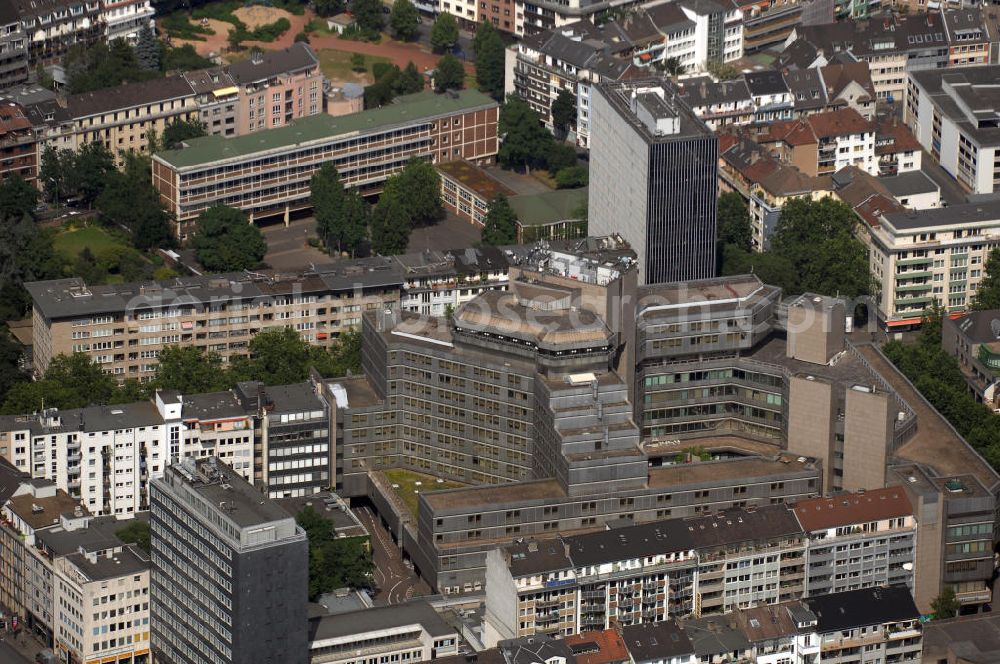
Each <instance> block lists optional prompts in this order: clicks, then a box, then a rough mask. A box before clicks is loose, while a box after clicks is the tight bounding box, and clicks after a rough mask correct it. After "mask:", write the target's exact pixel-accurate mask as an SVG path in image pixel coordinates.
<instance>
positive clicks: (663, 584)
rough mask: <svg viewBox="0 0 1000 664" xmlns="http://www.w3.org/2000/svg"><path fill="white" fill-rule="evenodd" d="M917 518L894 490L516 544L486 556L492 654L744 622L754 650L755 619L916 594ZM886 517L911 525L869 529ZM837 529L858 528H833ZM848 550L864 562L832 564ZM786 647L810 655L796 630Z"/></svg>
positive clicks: (488, 641)
mask: <svg viewBox="0 0 1000 664" xmlns="http://www.w3.org/2000/svg"><path fill="white" fill-rule="evenodd" d="M876 512H878V514H876ZM912 512H913V510H912V508H911V507H910V503H909V501H908V499H907V497H906V495H905V493H904V491H903V490H902V489H901V488H899V487H894V488H890V489H881V490H878V491H875V492H872V493H865V492H859V493H854V494H845V495H843V496H841V497H838V498H815V499H805V500H800V501H796V502H794V503H792V504H789V505H781V504H779V505H775V504H771V505H765V506H761V507H745V508H731V509H727V510H722V511H720V512H717V513H714V514H708V515H704V514H703V515H701V516H693V517H686V518H675V519H670V520H658V521H653V522H650V523H645V524H642V525H635V526H628V527H618V528H610V527H609V528H606V529H604V530H601V531H598V532H593V533H589V534H582V535H563V536H561V537H556V538H548V539H537V538H531V537H529V538H526V539H524V540H517V541H515V542H514V543H512V544H510V545H508V546H505V547H501V548H498V549H495V550H493V551H490V552H489V553H487V556H486V565H487V575H486V605H485V610H486V613H485V616H486V622H485V630H486V645H490V644H492V643H495V642H496V641H498V640H502V639H509V638H522V637H527V636H532V635H536V634H548V635H552V636H559V635H567V634H579V633H581V632H584V631H587V630H594V629H596V630H601V629H607V628H608V627H609V626H610V625H618V626H628V625H638V624H648V623H657V622H661V621H664V620H668V619H687V618H699V617H703V616H710V615H714V616H723V615H725V616H730V617H731V616H733V615H736V617H737V621H738V622H739V624H740V626H741V628H742V629H743V631H744V632H745V633H746V634H747V635H748V637H749V640H750V642H751V644H753V643H755V642H757V641H761V640H763V639H764V638H765V637H764V636H762V635H760V634H757V635H756V637H755V636H754V635H753V634H752V633H751V632H752V629H751V625H750V624H749V623H750V620H749V619H750V618H752V617H753V616H752V615H751V614H752V613H753V612H754V611H766V612H770V613H773V614H775V615H776V616H778V617H780V616H779V615H778V614H781V612H782V607H783V606H785V605H787V604H790V603H797V602H799V601H800V600H801V599H802V598H804V597H812V596H823V595H827V594H830V593H843V592H846V591H847V590H848V589H849V590H852V591H853V590H860V589H868V588H880V587H886V586H895V587H899V588H902V589H904V591H905V592H907V593H908V594H909V592H910V590H911V589H912V588H913V586H914V576H915V573H914V544H915V533H916V524H915V521H914V519H913V514H912ZM888 514H900V515H902V516H899V517H896V516H893V517H888V518H886V519H877V518H876V520H875V521H866V519H868V518H869V517H870V516H871V517H878V516H882V515H888ZM897 520H898V521H897ZM834 522H836V523H851V522H853V524H852V525H848V526H834V527H832V528H827V526H831V525H832V524H833V523H834ZM900 522H901V523H900ZM827 535H829V537H827ZM887 540H891V543H890V544H888V545H887ZM840 546H843V547H844V550H845V551H847V550H850V551H851V552H852V553H851V554H850V555H851V556H853V557H854V558H856V560H854V559H851V560H850V562H848V559H847V557H846V554H845V556H844V557H843V560H842V561H841V560H835V561H832V562H831V559H830V552H831V550H833V549H834V548H837V549H838V550H839V547H840ZM827 549H829V550H827ZM890 549H891V552H890ZM890 559H891V561H890ZM872 561H874V562H872ZM869 568H871V570H870V571H869ZM859 570H865V572H864V574H863V575H862V574H853V572H856V571H859ZM824 575H828V576H824ZM841 575H843V576H844V577H845V579H846V577H848V576H850V577H851V580H850V581H847V580H844V581H841V580H840V577H841ZM834 578H836V579H837V580H836V581H834V582H831V580H832V579H834ZM911 601H912V600H911ZM769 605H770V606H769ZM754 607H759V608H754ZM764 607H767V608H764ZM744 619H745V620H744ZM744 623H746V624H744ZM783 636H785V637H789V638H790V640H788V642H787V643H785V644H784V645H783V646H782V648H781V649H782V650H787V649H789V648H791V649H798V648H799V647H803V646H804V644H801V643H799V644H796V642H795V639H794V636H795V635H794V630H792V631H791V632H789V633H788V634H784V635H783ZM766 638H776V635H772V636H770V637H766ZM785 646H787V648H786V647H785ZM755 647H756V648H757V649H758V650H762V649H763V646H761V645H760V644H758V645H757V646H755ZM811 647H813V648H818V641H817V640H815V639H814V640H813V642H812V643H811ZM803 661H809V660H803Z"/></svg>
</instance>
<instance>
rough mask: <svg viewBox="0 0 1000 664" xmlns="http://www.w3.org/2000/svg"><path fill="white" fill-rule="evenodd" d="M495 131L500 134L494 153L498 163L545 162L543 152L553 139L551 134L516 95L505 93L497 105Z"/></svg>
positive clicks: (527, 165) (525, 164) (524, 164)
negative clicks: (497, 117) (500, 104)
mask: <svg viewBox="0 0 1000 664" xmlns="http://www.w3.org/2000/svg"><path fill="white" fill-rule="evenodd" d="M499 131H500V135H501V136H503V143H502V144H501V145H500V151H499V153H498V154H497V158H498V159H499V160H500V163H501V164H503V165H504V166H506V167H507V168H531V167H535V166H543V165H545V164H546V163H547V154H548V153H549V151H550V150H551V148H552V145H553V141H554V139H553V137H552V134H550V133H549V132H548V130H546V129H545V127H544V126H543V125H542V122H541V119H540V118H539V117H538V114H537V113H535V111H533V110H532V109H531V107H530V106H528V103H527V102H526V101H524V100H523V99H521V98H520V97H517V96H515V95H509V96H508V97H507V101H506V103H504V105H503V108H501V109H500V122H499Z"/></svg>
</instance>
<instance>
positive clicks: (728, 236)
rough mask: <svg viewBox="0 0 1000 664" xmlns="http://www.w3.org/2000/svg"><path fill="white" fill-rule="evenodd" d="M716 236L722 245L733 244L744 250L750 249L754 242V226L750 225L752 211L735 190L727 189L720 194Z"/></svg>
mask: <svg viewBox="0 0 1000 664" xmlns="http://www.w3.org/2000/svg"><path fill="white" fill-rule="evenodd" d="M717 208H718V211H717V213H716V214H717V217H716V226H717V229H718V230H717V232H716V237H717V238H718V241H719V244H720V251H721V246H722V245H727V244H731V245H734V246H736V247H739V248H740V249H742V250H744V251H750V249H751V248H752V242H753V228H752V227H751V226H750V213H749V212H747V205H746V203H745V202H744V201H743V197H742V196H740V195H739V194H738V193H736V192H734V191H727V192H726V193H724V194H722V195H721V196H719V201H718V204H717Z"/></svg>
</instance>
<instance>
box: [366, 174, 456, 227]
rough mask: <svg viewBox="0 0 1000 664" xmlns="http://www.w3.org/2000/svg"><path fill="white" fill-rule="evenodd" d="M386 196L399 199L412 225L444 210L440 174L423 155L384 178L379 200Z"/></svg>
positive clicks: (434, 217)
mask: <svg viewBox="0 0 1000 664" xmlns="http://www.w3.org/2000/svg"><path fill="white" fill-rule="evenodd" d="M386 199H391V200H393V201H395V202H397V203H399V204H400V206H401V207H402V210H403V212H405V213H406V216H407V217H408V218H409V219H410V221H411V222H412V223H413V224H415V225H422V224H429V223H434V222H436V221H437V220H439V219H440V218H441V216H442V214H444V208H443V207H442V206H441V176H440V175H439V174H438V172H437V169H435V168H434V165H433V164H431V163H430V162H429V161H424V160H423V159H416V158H414V159H411V160H410V161H409V162H408V163H407V164H406V166H405V167H403V170H402V171H400V172H399V173H396V174H395V175H393V176H392V177H390V178H389V179H388V180H386V182H385V188H384V189H383V191H382V199H381V200H380V201H379V203H381V202H382V201H384V200H386ZM383 211H384V210H383ZM375 239H376V238H375V234H374V231H373V232H372V240H373V241H374V240H375Z"/></svg>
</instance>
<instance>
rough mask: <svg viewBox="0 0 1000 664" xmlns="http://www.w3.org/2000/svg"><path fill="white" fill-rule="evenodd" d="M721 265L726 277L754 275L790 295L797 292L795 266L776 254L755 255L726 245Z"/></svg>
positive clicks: (734, 246)
mask: <svg viewBox="0 0 1000 664" xmlns="http://www.w3.org/2000/svg"><path fill="white" fill-rule="evenodd" d="M721 263H722V266H721V268H720V273H721V274H722V275H724V276H728V275H733V274H750V273H753V274H756V275H757V276H758V277H760V279H761V281H763V282H764V283H765V284H774V285H775V286H781V287H782V288H783V289H785V290H786V292H788V293H794V292H796V288H797V284H798V274H797V273H796V271H795V265H794V264H793V263H792V262H791V261H790V260H788V259H787V258H785V257H784V256H779V255H778V254H775V253H774V252H769V251H765V252H763V253H755V252H751V251H747V250H745V249H740V248H739V247H737V246H736V245H734V244H725V245H723V246H722V257H721Z"/></svg>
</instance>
